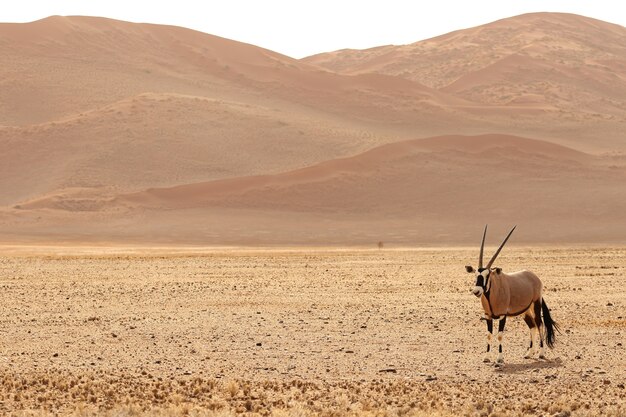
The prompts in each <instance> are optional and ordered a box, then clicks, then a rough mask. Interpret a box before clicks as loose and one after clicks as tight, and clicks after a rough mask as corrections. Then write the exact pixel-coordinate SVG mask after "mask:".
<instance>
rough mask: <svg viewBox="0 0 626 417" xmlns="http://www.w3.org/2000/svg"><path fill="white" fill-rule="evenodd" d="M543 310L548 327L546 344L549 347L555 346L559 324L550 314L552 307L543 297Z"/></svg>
mask: <svg viewBox="0 0 626 417" xmlns="http://www.w3.org/2000/svg"><path fill="white" fill-rule="evenodd" d="M541 312H542V316H543V324H544V325H545V327H546V344H547V345H548V347H549V348H553V347H554V342H555V337H556V334H555V332H558V331H559V326H558V325H557V324H556V322H555V321H554V320H552V317H551V316H550V309H549V308H548V305H547V304H546V300H544V299H543V298H542V299H541Z"/></svg>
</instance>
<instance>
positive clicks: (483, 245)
mask: <svg viewBox="0 0 626 417" xmlns="http://www.w3.org/2000/svg"><path fill="white" fill-rule="evenodd" d="M485 236H487V225H485V231H484V232H483V241H482V242H481V243H480V257H479V258H478V269H480V268H482V267H483V250H484V249H485Z"/></svg>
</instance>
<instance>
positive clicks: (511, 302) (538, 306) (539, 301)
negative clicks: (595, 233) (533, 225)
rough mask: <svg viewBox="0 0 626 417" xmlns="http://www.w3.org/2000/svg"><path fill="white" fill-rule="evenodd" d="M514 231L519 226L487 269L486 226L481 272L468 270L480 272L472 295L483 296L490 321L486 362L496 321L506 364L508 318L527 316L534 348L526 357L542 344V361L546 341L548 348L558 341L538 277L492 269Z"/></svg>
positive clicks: (488, 322) (499, 350)
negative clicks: (485, 253) (485, 254)
mask: <svg viewBox="0 0 626 417" xmlns="http://www.w3.org/2000/svg"><path fill="white" fill-rule="evenodd" d="M513 230H515V227H513V229H511V231H510V232H509V234H508V236H507V237H506V238H505V239H504V241H503V242H502V244H501V245H500V247H499V248H498V250H497V251H496V253H495V254H494V255H493V257H492V258H491V260H490V261H489V263H488V264H487V266H486V267H483V251H484V247H485V236H486V235H487V226H485V231H484V232H483V240H482V243H481V245H480V256H479V260H478V269H474V268H473V267H472V266H469V265H467V266H466V267H465V269H466V271H467V272H469V273H476V284H475V285H474V288H473V289H472V293H473V294H474V295H475V296H476V297H480V302H481V304H482V307H483V311H484V313H485V315H484V319H485V320H486V321H487V332H488V333H487V354H486V356H485V362H489V361H490V358H489V355H490V352H491V345H492V339H493V320H494V319H495V320H499V322H498V332H497V333H496V334H495V337H496V340H497V342H498V358H497V360H496V362H497V363H503V362H504V357H503V354H502V338H503V332H504V326H505V325H506V318H507V317H510V316H519V315H521V314H523V315H524V321H525V322H526V324H527V325H528V328H529V330H530V346H529V348H528V351H527V352H526V355H525V358H530V357H532V356H533V355H534V354H535V351H536V350H537V342H539V358H541V359H544V358H545V353H544V347H543V344H544V340H545V342H546V344H547V345H548V347H550V348H552V347H553V346H554V341H555V331H556V330H558V326H557V324H556V323H555V322H554V321H553V320H552V317H551V316H550V310H549V309H548V306H547V304H546V302H545V300H544V299H543V284H542V283H541V280H540V279H539V277H537V275H535V274H534V273H533V272H531V271H527V270H523V271H519V272H513V273H511V274H506V273H504V272H502V268H493V267H492V265H493V263H494V261H495V260H496V258H497V257H498V254H499V253H500V251H501V250H502V248H503V247H504V245H505V243H506V242H507V240H509V237H511V234H512V233H513ZM544 327H545V329H544Z"/></svg>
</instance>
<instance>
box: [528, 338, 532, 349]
mask: <svg viewBox="0 0 626 417" xmlns="http://www.w3.org/2000/svg"><path fill="white" fill-rule="evenodd" d="M532 348H533V341H532V340H531V341H530V346H528V349H532Z"/></svg>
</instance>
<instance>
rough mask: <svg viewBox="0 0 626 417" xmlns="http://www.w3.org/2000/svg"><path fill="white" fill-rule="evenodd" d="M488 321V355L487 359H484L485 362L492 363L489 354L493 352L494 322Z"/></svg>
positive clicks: (486, 354)
mask: <svg viewBox="0 0 626 417" xmlns="http://www.w3.org/2000/svg"><path fill="white" fill-rule="evenodd" d="M486 321H487V353H485V357H484V358H483V362H491V359H490V358H489V356H490V355H489V354H490V352H491V338H492V334H493V320H492V319H486Z"/></svg>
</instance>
